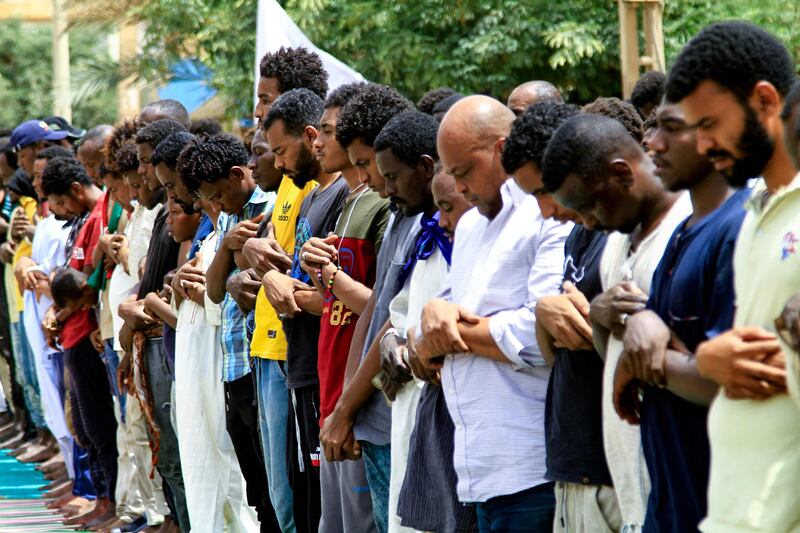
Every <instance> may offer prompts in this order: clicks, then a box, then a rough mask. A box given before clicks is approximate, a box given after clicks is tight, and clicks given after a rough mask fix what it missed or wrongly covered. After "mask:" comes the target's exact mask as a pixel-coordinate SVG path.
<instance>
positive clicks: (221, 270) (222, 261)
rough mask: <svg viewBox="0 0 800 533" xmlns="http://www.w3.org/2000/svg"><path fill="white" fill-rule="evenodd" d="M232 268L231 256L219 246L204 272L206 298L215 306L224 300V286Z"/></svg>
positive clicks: (225, 249) (228, 251)
mask: <svg viewBox="0 0 800 533" xmlns="http://www.w3.org/2000/svg"><path fill="white" fill-rule="evenodd" d="M233 268H234V266H233V254H232V253H231V251H230V250H228V249H227V248H225V247H224V246H220V249H219V251H218V252H217V254H216V255H215V256H214V260H213V261H211V264H210V265H209V267H208V270H207V271H206V292H207V293H208V298H209V299H210V300H211V301H212V302H214V303H215V304H218V303H221V302H222V300H223V299H224V298H225V284H226V283H227V281H228V275H229V274H230V273H231V271H232V270H233Z"/></svg>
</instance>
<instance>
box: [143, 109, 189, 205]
mask: <svg viewBox="0 0 800 533" xmlns="http://www.w3.org/2000/svg"><path fill="white" fill-rule="evenodd" d="M179 131H187V129H186V126H184V125H183V124H181V123H180V122H177V121H176V120H173V119H171V118H164V119H160V120H156V121H155V122H151V123H150V124H147V125H146V126H143V127H142V128H141V129H139V131H137V132H136V155H137V156H138V157H139V174H140V175H141V176H143V178H144V181H145V184H146V185H147V187H148V188H149V189H150V190H151V191H155V190H158V189H160V188H161V183H159V181H158V177H156V170H155V166H154V165H153V163H152V161H151V158H152V157H153V152H154V151H155V149H156V147H158V145H159V144H160V143H161V141H163V140H164V139H166V138H167V137H169V136H170V135H172V134H173V133H177V132H179Z"/></svg>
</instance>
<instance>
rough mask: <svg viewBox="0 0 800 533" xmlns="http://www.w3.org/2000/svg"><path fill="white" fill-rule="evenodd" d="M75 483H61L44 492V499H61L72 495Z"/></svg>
mask: <svg viewBox="0 0 800 533" xmlns="http://www.w3.org/2000/svg"><path fill="white" fill-rule="evenodd" d="M72 487H73V483H72V482H71V481H69V480H67V481H64V482H62V483H59V484H58V485H56V486H55V487H53V488H52V489H50V490H47V491H43V492H42V497H44V498H48V499H49V498H60V497H62V496H66V495H72Z"/></svg>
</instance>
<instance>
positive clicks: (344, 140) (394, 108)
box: [336, 83, 414, 150]
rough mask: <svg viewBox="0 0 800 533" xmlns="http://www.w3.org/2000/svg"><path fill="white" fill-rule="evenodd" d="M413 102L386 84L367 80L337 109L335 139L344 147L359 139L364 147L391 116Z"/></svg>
mask: <svg viewBox="0 0 800 533" xmlns="http://www.w3.org/2000/svg"><path fill="white" fill-rule="evenodd" d="M413 109H414V104H412V103H411V101H410V100H409V99H408V98H406V97H405V96H403V95H402V94H400V93H399V92H397V90H396V89H393V88H392V87H389V86H387V85H380V84H378V83H370V84H368V85H367V86H366V87H364V88H363V89H362V90H361V92H359V93H358V94H357V95H356V96H354V97H353V98H352V99H351V100H350V101H349V102H347V104H345V105H344V107H342V110H341V111H340V112H339V120H338V121H337V122H336V140H337V141H339V144H340V145H341V146H342V148H344V149H345V150H346V149H347V147H348V146H350V144H351V143H352V142H353V141H354V140H356V139H359V138H360V139H361V140H362V141H363V142H364V144H366V145H367V146H372V145H373V144H374V143H375V137H377V136H378V134H379V133H380V132H381V130H382V129H383V127H384V126H385V125H386V123H387V122H389V119H391V118H392V117H393V116H395V115H396V114H398V113H401V112H403V111H411V110H413Z"/></svg>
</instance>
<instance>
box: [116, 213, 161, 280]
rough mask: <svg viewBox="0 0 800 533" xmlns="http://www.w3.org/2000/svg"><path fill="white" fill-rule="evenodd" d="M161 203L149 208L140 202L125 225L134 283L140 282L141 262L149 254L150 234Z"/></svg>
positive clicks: (131, 275) (130, 270)
mask: <svg viewBox="0 0 800 533" xmlns="http://www.w3.org/2000/svg"><path fill="white" fill-rule="evenodd" d="M160 209H161V204H158V205H156V206H155V207H154V208H152V209H147V208H145V207H144V206H143V205H141V204H139V205H137V206H136V207H135V208H134V209H133V213H131V216H130V219H128V225H127V226H125V236H126V237H127V238H128V275H129V276H130V277H131V279H133V282H134V283H139V281H140V280H139V264H140V263H141V262H142V259H144V258H145V256H146V255H147V248H148V247H149V246H150V235H151V234H152V233H153V226H154V225H155V222H156V217H157V216H158V211H159V210H160Z"/></svg>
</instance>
